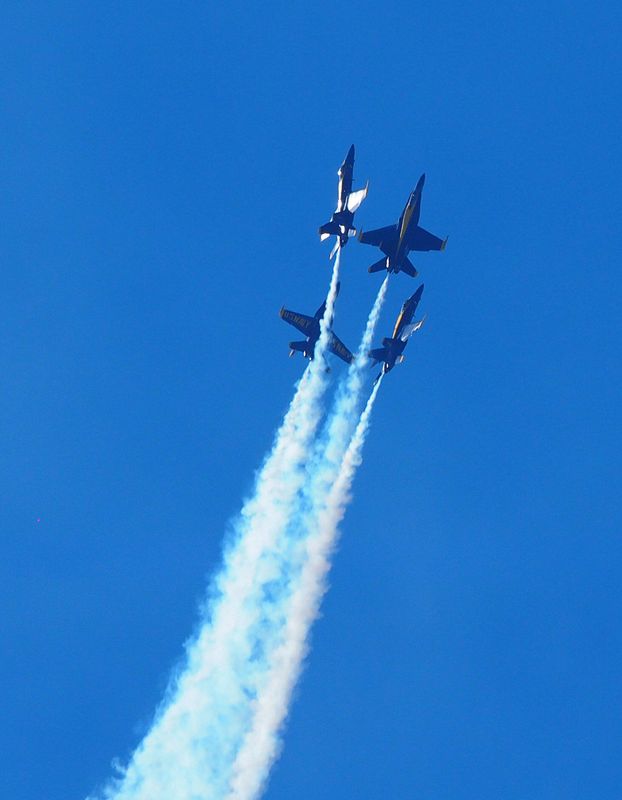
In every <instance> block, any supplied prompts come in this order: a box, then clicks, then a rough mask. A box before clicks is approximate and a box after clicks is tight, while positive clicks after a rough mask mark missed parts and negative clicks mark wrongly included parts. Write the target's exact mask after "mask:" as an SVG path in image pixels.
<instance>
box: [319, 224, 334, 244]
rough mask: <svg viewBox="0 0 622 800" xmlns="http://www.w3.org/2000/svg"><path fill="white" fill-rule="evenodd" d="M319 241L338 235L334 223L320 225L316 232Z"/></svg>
mask: <svg viewBox="0 0 622 800" xmlns="http://www.w3.org/2000/svg"><path fill="white" fill-rule="evenodd" d="M318 233H319V234H320V239H321V241H324V239H328V237H329V236H338V235H339V225H338V224H337V223H336V222H327V223H326V224H325V225H320V228H319V230H318Z"/></svg>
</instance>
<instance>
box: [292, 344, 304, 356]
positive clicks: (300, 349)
mask: <svg viewBox="0 0 622 800" xmlns="http://www.w3.org/2000/svg"><path fill="white" fill-rule="evenodd" d="M306 349H307V343H306V342H290V343H289V354H290V356H293V355H294V353H304V352H305V350H306Z"/></svg>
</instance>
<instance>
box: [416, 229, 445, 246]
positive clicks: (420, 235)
mask: <svg viewBox="0 0 622 800" xmlns="http://www.w3.org/2000/svg"><path fill="white" fill-rule="evenodd" d="M446 241H447V240H446V239H439V237H438V236H435V235H434V234H433V233H429V231H426V230H425V228H420V227H419V226H418V225H417V227H416V228H415V229H414V230H413V233H412V236H411V237H410V241H409V243H408V244H409V248H410V250H444V249H445V242H446Z"/></svg>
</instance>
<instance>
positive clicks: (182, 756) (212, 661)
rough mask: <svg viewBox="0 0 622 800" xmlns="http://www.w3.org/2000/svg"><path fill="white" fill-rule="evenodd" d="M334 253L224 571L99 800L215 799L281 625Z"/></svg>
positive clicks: (320, 374) (321, 378) (330, 305)
mask: <svg viewBox="0 0 622 800" xmlns="http://www.w3.org/2000/svg"><path fill="white" fill-rule="evenodd" d="M339 269H340V253H337V258H336V259H335V262H334V266H333V272H332V277H331V282H330V288H329V292H328V296H327V302H326V312H325V314H324V318H323V320H322V321H321V326H320V330H321V333H320V338H319V340H318V343H317V345H316V353H315V359H314V360H313V361H312V362H311V363H310V364H309V365H308V367H307V369H306V370H305V373H304V375H303V377H302V378H301V380H300V382H299V384H298V387H297V390H296V393H295V395H294V398H293V399H292V401H291V404H290V407H289V409H288V411H287V413H286V415H285V417H284V419H283V422H282V424H281V426H280V428H279V430H278V432H277V434H276V436H275V442H274V445H273V447H272V450H271V452H270V454H269V455H268V457H267V458H266V460H265V462H264V464H263V466H262V468H261V470H260V471H259V473H258V475H257V478H256V483H255V488H254V491H253V495H252V496H251V498H250V499H249V500H248V501H247V502H246V503H245V504H244V506H243V508H242V511H241V513H240V515H239V517H238V518H237V520H236V521H235V523H234V526H233V536H232V538H231V542H230V544H229V546H228V547H227V549H226V552H225V555H224V564H223V566H222V568H221V570H220V572H219V574H218V575H217V576H216V578H215V579H214V580H213V582H212V586H211V588H210V592H209V598H208V600H207V602H206V603H205V607H204V609H203V612H202V622H201V624H200V628H199V630H198V633H197V634H196V635H195V637H194V638H193V639H191V640H190V641H189V642H188V643H187V645H186V655H185V662H184V665H183V667H182V668H181V669H180V670H179V671H178V672H177V673H176V674H175V675H174V676H173V678H172V680H171V682H170V684H169V688H168V689H167V692H166V696H165V698H164V701H163V702H162V704H161V706H160V708H159V709H158V711H157V713H156V715H155V719H154V722H153V724H152V727H151V729H150V730H149V732H148V733H147V735H146V736H145V738H144V739H143V741H142V742H141V743H140V745H139V746H138V748H137V749H136V751H135V752H134V753H133V755H132V757H131V760H130V762H129V764H128V766H127V767H126V768H125V769H124V770H123V771H122V774H121V775H120V776H119V777H118V778H117V779H115V780H113V781H112V783H111V784H110V785H108V786H107V787H105V788H104V790H103V797H105V798H108V799H109V800H113V799H114V800H198V798H201V800H203V798H205V800H208V799H211V798H222V797H224V796H225V795H226V793H227V789H228V786H229V779H230V773H231V767H232V765H233V763H234V760H235V756H236V754H237V752H238V750H239V748H240V745H241V742H242V740H243V736H244V733H245V731H246V730H247V729H248V727H249V725H250V723H251V709H252V704H253V699H254V698H255V697H256V695H257V693H258V691H259V688H260V687H261V686H262V685H263V684H264V683H265V677H264V676H265V675H266V673H267V672H268V670H269V667H270V664H269V662H268V661H267V657H268V654H269V653H270V652H271V650H272V649H273V648H274V646H275V645H274V643H273V641H272V640H273V638H274V637H275V635H276V633H277V632H278V631H279V630H280V629H281V628H282V627H283V625H284V624H285V619H284V617H283V610H284V604H283V597H284V596H287V595H289V593H290V590H289V585H288V580H289V577H290V576H289V575H288V574H287V571H286V570H284V569H283V559H284V558H285V559H286V557H287V556H286V551H287V550H288V547H287V541H286V536H285V534H286V531H287V527H288V524H289V522H290V520H291V517H292V514H293V512H294V509H295V507H296V503H297V497H298V495H299V493H300V491H301V488H302V485H303V482H304V480H305V470H304V466H305V462H306V460H307V459H308V455H309V452H310V450H311V447H312V443H313V439H314V437H315V434H316V432H317V428H318V425H319V422H320V419H321V413H322V404H321V399H322V397H323V394H324V391H325V389H326V384H327V380H326V373H325V371H324V364H323V360H324V359H323V355H324V353H325V351H326V346H327V343H328V334H329V321H330V320H331V319H332V317H333V310H334V303H335V297H336V294H337V283H338V279H339Z"/></svg>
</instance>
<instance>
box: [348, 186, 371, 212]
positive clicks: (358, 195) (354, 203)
mask: <svg viewBox="0 0 622 800" xmlns="http://www.w3.org/2000/svg"><path fill="white" fill-rule="evenodd" d="M367 188H368V187H367V186H366V187H365V188H364V189H358V190H357V191H356V192H351V193H350V194H349V195H348V199H347V201H346V206H347V207H348V211H351V212H352V213H354V212H355V211H356V210H357V208H358V207H359V206H360V205H361V203H362V202H363V200H364V199H365V198H366V197H367Z"/></svg>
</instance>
